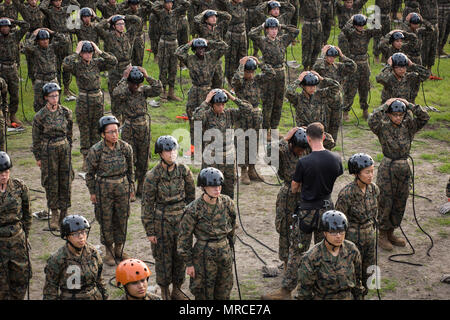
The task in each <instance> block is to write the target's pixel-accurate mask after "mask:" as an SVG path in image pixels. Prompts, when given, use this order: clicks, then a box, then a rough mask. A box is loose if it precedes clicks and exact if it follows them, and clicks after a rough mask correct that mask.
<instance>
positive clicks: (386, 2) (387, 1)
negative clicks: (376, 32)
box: [375, 0, 392, 15]
mask: <svg viewBox="0 0 450 320" xmlns="http://www.w3.org/2000/svg"><path fill="white" fill-rule="evenodd" d="M375 5H376V6H378V7H379V8H380V11H381V14H383V15H388V14H389V13H390V12H391V6H392V0H375Z"/></svg>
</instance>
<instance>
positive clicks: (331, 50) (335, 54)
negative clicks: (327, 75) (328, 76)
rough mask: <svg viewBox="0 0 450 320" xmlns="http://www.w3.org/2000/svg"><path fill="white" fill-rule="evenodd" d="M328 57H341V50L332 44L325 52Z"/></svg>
mask: <svg viewBox="0 0 450 320" xmlns="http://www.w3.org/2000/svg"><path fill="white" fill-rule="evenodd" d="M325 55H326V56H327V57H339V51H338V49H336V47H335V46H331V47H329V48H328V50H327V52H326V53H325Z"/></svg>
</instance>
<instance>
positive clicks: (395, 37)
mask: <svg viewBox="0 0 450 320" xmlns="http://www.w3.org/2000/svg"><path fill="white" fill-rule="evenodd" d="M399 39H405V36H404V35H403V33H402V32H400V31H395V32H394V33H392V34H391V36H390V37H389V43H390V44H392V43H393V42H394V41H395V40H399Z"/></svg>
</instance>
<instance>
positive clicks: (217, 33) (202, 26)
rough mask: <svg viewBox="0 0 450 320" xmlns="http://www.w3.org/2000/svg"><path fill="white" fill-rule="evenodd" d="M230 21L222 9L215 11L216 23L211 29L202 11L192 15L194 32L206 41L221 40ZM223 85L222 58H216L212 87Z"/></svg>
mask: <svg viewBox="0 0 450 320" xmlns="http://www.w3.org/2000/svg"><path fill="white" fill-rule="evenodd" d="M230 21H231V15H230V14H228V13H227V12H224V11H217V23H216V25H215V26H214V28H213V29H210V28H209V27H208V25H207V24H206V23H205V22H204V11H203V12H201V13H200V14H198V15H196V16H195V17H194V28H195V31H194V32H195V34H197V35H198V36H199V37H200V38H204V39H206V40H208V41H211V40H215V41H219V40H223V39H222V35H223V34H225V32H226V30H227V28H228V25H229V23H230ZM222 86H223V71H222V60H218V61H217V64H216V68H215V71H214V76H213V79H212V87H213V88H222Z"/></svg>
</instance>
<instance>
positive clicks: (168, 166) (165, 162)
mask: <svg viewBox="0 0 450 320" xmlns="http://www.w3.org/2000/svg"><path fill="white" fill-rule="evenodd" d="M159 157H160V158H161V161H162V162H163V163H164V164H165V165H166V166H167V170H169V168H170V167H171V166H173V165H175V162H172V164H169V163H168V162H167V161H166V160H164V158H163V157H161V155H159Z"/></svg>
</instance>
